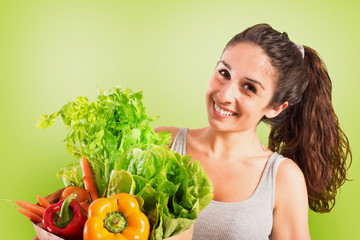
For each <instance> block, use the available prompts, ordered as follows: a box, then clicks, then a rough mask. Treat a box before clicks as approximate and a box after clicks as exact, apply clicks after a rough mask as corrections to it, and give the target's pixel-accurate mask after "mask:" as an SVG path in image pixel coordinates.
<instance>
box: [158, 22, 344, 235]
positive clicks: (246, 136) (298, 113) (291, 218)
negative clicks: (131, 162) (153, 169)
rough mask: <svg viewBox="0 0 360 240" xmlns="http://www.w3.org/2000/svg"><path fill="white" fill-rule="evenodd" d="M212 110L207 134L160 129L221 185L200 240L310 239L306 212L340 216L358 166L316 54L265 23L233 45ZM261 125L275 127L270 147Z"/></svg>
mask: <svg viewBox="0 0 360 240" xmlns="http://www.w3.org/2000/svg"><path fill="white" fill-rule="evenodd" d="M206 103H207V105H206V106H207V115H208V122H209V126H208V127H205V128H201V129H189V130H188V129H186V128H180V129H179V128H175V127H159V128H157V131H164V130H166V131H169V132H171V133H172V134H173V142H172V143H171V144H170V145H171V146H170V147H171V148H172V149H173V150H175V151H178V152H179V153H180V154H186V155H190V156H192V158H193V159H196V160H198V161H200V162H201V164H202V165H203V167H204V169H205V171H206V172H207V174H208V175H209V178H210V180H211V182H212V184H213V186H214V199H213V201H212V202H211V203H210V204H209V205H208V206H207V207H206V208H205V209H204V210H203V211H202V212H201V213H200V214H199V216H198V219H197V221H196V223H195V229H194V237H193V239H194V240H199V239H207V240H211V239H277V240H278V239H292V240H294V239H301V240H304V239H310V234H309V229H308V207H310V208H311V209H312V210H314V211H316V212H328V211H330V210H331V209H332V207H333V206H334V204H335V196H336V191H337V189H338V188H339V187H340V186H341V185H342V184H343V183H344V181H345V180H347V179H346V172H347V169H348V167H349V165H350V163H351V152H350V147H349V143H348V139H347V137H346V136H345V134H344V133H343V132H342V130H341V129H340V127H339V124H338V120H337V117H336V115H335V113H334V110H333V106H332V103H331V81H330V78H329V76H328V73H327V70H326V67H325V65H324V63H323V62H322V60H321V59H320V57H319V56H318V54H317V53H316V52H315V51H314V50H313V49H311V48H309V47H303V46H301V45H297V44H295V43H293V42H291V41H290V40H289V38H288V36H287V34H286V33H280V32H278V31H276V30H274V29H273V28H271V27H270V26H269V25H267V24H259V25H255V26H253V27H250V28H248V29H246V30H245V31H243V32H242V33H239V34H238V35H236V36H235V37H234V38H232V39H231V40H230V42H229V43H228V44H227V45H226V47H225V49H224V51H223V53H222V56H221V58H220V60H219V62H218V63H217V65H216V69H215V71H214V73H213V75H212V77H211V79H210V82H209V85H208V89H207V93H206ZM261 121H263V122H265V123H268V124H269V125H270V126H271V132H270V135H269V146H268V147H265V146H264V145H263V144H262V143H261V142H260V140H259V139H258V137H257V134H256V128H257V126H258V124H259V122H261ZM280 154H281V155H280ZM348 156H350V157H349V159H350V162H349V164H348V163H347V162H346V159H347V157H348Z"/></svg>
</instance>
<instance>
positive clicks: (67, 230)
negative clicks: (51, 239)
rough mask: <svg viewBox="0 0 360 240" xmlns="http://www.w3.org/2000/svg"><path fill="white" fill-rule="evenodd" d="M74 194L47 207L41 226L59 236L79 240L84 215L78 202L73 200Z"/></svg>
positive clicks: (84, 218)
mask: <svg viewBox="0 0 360 240" xmlns="http://www.w3.org/2000/svg"><path fill="white" fill-rule="evenodd" d="M74 198H75V194H71V195H69V196H68V197H67V198H66V199H65V200H61V201H59V202H58V203H55V204H52V205H51V206H49V207H47V208H46V210H45V213H44V216H43V227H44V229H46V230H47V231H48V232H51V233H53V234H55V235H57V236H59V237H62V238H65V239H69V240H81V239H82V236H83V229H84V225H85V222H86V216H85V214H84V212H83V210H82V208H81V206H80V204H79V203H78V202H77V201H75V200H73V199H74Z"/></svg>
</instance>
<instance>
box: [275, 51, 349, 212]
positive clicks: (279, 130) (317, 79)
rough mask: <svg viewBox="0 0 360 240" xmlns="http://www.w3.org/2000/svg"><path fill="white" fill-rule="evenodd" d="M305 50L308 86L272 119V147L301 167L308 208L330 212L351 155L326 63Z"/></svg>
mask: <svg viewBox="0 0 360 240" xmlns="http://www.w3.org/2000/svg"><path fill="white" fill-rule="evenodd" d="M304 49H305V56H304V59H303V68H304V70H305V71H306V72H307V74H305V75H304V76H305V77H306V78H307V84H306V85H307V87H306V89H305V90H304V92H303V94H302V97H301V99H300V100H299V102H298V103H296V104H294V105H292V106H291V105H290V106H289V109H286V111H284V113H282V115H283V116H282V117H279V118H278V119H277V120H278V121H274V122H273V123H274V124H272V129H271V131H270V135H269V148H270V149H271V150H272V151H277V152H279V153H281V154H282V155H284V156H286V157H288V158H291V159H292V160H293V161H295V162H296V163H297V165H298V166H299V167H300V168H301V170H302V172H303V174H304V176H305V180H306V185H307V190H308V197H309V207H310V208H311V209H312V210H313V211H315V212H329V211H330V210H331V209H332V208H333V207H334V204H335V197H336V193H337V190H338V188H339V187H340V186H342V185H343V184H344V182H345V181H346V180H348V179H347V176H346V173H347V170H348V168H349V167H350V165H351V161H352V155H351V150H350V146H349V141H348V139H347V137H346V135H345V134H344V132H343V131H342V130H341V129H340V126H339V122H338V118H337V116H336V114H335V112H334V108H333V105H332V102H331V100H332V99H331V90H332V84H331V80H330V77H329V75H328V72H327V69H326V66H325V64H324V63H323V61H322V60H321V59H320V57H319V56H318V54H317V53H316V52H315V51H314V50H313V49H311V48H309V47H304ZM348 157H350V161H349V163H347V161H346V160H347V159H348Z"/></svg>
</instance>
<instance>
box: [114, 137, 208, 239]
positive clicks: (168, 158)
mask: <svg viewBox="0 0 360 240" xmlns="http://www.w3.org/2000/svg"><path fill="white" fill-rule="evenodd" d="M190 160H191V158H190V157H189V156H181V155H179V154H178V153H176V152H174V151H172V150H170V149H168V148H167V147H163V146H157V145H154V144H138V145H134V146H132V147H130V148H129V149H128V150H127V151H126V152H124V154H123V156H122V157H121V158H120V159H119V161H118V162H117V163H116V164H115V171H127V172H129V173H130V174H131V175H132V176H133V179H134V181H135V191H134V194H135V195H137V196H140V197H141V198H142V199H143V200H144V205H143V211H144V212H145V213H146V214H147V216H148V218H149V219H153V220H150V224H151V226H152V235H151V239H163V238H166V237H169V236H173V235H175V234H177V233H179V232H182V231H184V230H186V229H188V228H190V227H191V225H192V224H193V223H194V221H195V219H196V218H197V214H198V213H199V212H200V211H202V210H203V209H204V208H205V207H206V206H207V205H208V204H209V203H210V201H211V199H212V197H213V194H212V191H213V187H212V185H211V183H210V180H209V178H208V176H207V174H206V173H205V171H204V169H203V167H202V166H201V164H200V163H199V162H198V161H192V162H190ZM189 162H190V163H189ZM121 188H122V187H121ZM120 191H121V190H119V192H120Z"/></svg>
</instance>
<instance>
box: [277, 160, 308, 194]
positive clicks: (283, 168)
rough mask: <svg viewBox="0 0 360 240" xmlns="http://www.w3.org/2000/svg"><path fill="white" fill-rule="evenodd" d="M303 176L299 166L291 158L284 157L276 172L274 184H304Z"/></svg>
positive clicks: (280, 185) (286, 185) (285, 185)
mask: <svg viewBox="0 0 360 240" xmlns="http://www.w3.org/2000/svg"><path fill="white" fill-rule="evenodd" d="M304 184H305V178H304V174H303V172H302V171H301V169H300V168H299V166H298V165H297V164H296V163H295V162H294V161H293V160H291V159H289V158H286V159H284V160H283V161H282V162H281V163H280V165H279V167H278V170H277V173H276V185H279V187H288V186H289V185H290V186H292V187H294V185H304Z"/></svg>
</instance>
